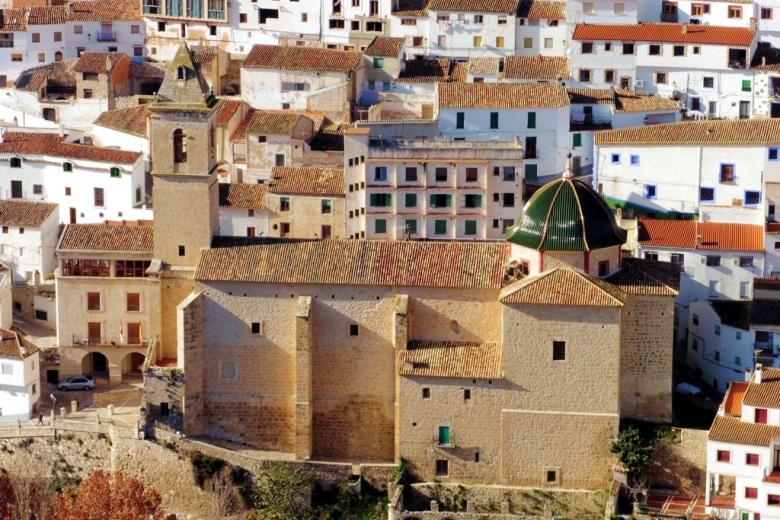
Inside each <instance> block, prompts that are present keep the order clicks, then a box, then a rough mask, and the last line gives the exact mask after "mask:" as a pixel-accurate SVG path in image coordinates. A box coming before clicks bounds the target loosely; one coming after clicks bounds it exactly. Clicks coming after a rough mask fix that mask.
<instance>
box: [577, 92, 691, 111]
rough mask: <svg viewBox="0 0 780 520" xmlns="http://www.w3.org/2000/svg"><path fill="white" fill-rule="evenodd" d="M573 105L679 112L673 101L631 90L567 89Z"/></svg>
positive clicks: (678, 104) (675, 102)
mask: <svg viewBox="0 0 780 520" xmlns="http://www.w3.org/2000/svg"><path fill="white" fill-rule="evenodd" d="M566 90H567V91H568V93H569V99H570V100H571V103H572V104H573V105H614V106H615V111H617V112H653V111H656V110H679V109H680V103H679V101H675V100H674V99H671V98H667V97H664V96H658V95H654V94H644V93H638V92H634V91H631V90H623V89H616V90H612V89H608V88H571V87H570V88H567V89H566Z"/></svg>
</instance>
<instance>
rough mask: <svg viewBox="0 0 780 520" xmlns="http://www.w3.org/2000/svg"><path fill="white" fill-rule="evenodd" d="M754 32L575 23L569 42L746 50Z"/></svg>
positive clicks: (675, 25)
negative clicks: (588, 41) (625, 42)
mask: <svg viewBox="0 0 780 520" xmlns="http://www.w3.org/2000/svg"><path fill="white" fill-rule="evenodd" d="M755 34H756V32H755V31H754V30H753V29H747V28H744V27H722V26H717V25H687V24H678V23H640V24H632V25H629V24H577V26H576V27H575V28H574V35H573V36H572V39H573V40H612V41H616V40H617V41H627V42H661V43H698V44H711V45H738V46H741V47H747V46H749V45H750V44H751V43H752V42H753V38H754V36H755Z"/></svg>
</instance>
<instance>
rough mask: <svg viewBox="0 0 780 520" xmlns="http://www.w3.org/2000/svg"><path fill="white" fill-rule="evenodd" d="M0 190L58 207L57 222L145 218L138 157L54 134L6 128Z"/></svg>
mask: <svg viewBox="0 0 780 520" xmlns="http://www.w3.org/2000/svg"><path fill="white" fill-rule="evenodd" d="M0 161H2V164H3V166H4V167H3V168H2V170H0V186H1V187H0V194H2V197H3V198H13V199H27V200H36V201H43V202H50V203H56V204H58V205H59V218H60V222H61V223H69V222H71V223H73V222H102V221H104V220H106V219H112V220H123V219H132V218H148V217H150V216H151V210H149V209H146V202H147V201H146V182H145V170H144V161H143V156H142V154H141V153H140V152H126V151H122V150H113V149H109V148H100V147H97V146H92V145H84V144H77V143H73V142H69V141H68V140H67V139H66V138H65V137H63V136H62V135H60V134H55V133H30V132H16V131H6V132H5V133H4V134H3V135H2V142H0Z"/></svg>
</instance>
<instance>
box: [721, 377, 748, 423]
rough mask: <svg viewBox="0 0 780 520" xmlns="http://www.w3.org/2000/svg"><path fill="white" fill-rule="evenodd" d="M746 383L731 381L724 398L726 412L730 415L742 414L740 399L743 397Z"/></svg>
mask: <svg viewBox="0 0 780 520" xmlns="http://www.w3.org/2000/svg"><path fill="white" fill-rule="evenodd" d="M747 388H748V383H747V382H746V381H732V382H731V383H730V384H729V390H728V392H727V393H726V399H725V400H724V409H725V412H726V414H728V415H731V416H732V417H741V416H742V401H743V400H744V399H745V392H746V391H747Z"/></svg>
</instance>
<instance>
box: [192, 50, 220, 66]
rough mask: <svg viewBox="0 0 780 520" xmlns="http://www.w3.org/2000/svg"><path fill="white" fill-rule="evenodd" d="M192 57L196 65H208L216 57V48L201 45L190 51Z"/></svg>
mask: <svg viewBox="0 0 780 520" xmlns="http://www.w3.org/2000/svg"><path fill="white" fill-rule="evenodd" d="M192 59H193V61H195V63H197V64H198V65H208V64H209V63H211V62H212V61H214V60H215V59H217V49H215V48H214V47H201V48H198V49H195V50H193V51H192Z"/></svg>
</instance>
